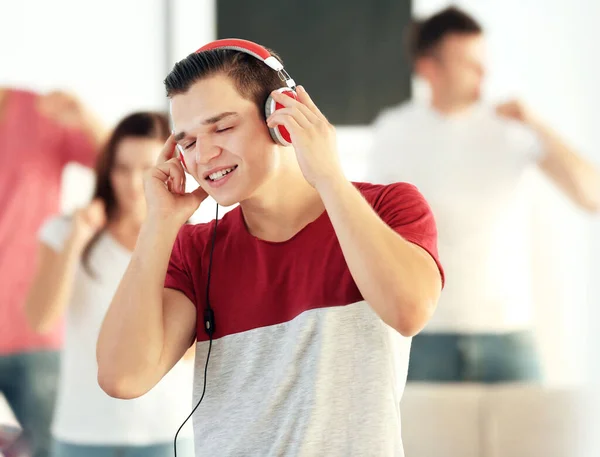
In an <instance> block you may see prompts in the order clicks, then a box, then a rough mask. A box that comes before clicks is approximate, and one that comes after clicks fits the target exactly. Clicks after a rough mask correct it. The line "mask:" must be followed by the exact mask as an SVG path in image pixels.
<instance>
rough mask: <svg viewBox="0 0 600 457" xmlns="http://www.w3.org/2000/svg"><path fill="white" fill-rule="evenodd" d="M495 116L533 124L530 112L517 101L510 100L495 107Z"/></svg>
mask: <svg viewBox="0 0 600 457" xmlns="http://www.w3.org/2000/svg"><path fill="white" fill-rule="evenodd" d="M496 114H498V115H499V116H502V117H505V118H507V119H513V120H515V121H517V122H522V123H524V124H533V121H534V119H533V115H532V113H531V111H530V110H529V109H528V108H527V107H526V106H525V105H524V104H523V103H522V102H520V101H519V100H511V101H508V102H506V103H501V104H499V105H497V106H496Z"/></svg>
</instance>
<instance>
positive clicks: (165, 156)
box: [156, 134, 177, 165]
mask: <svg viewBox="0 0 600 457" xmlns="http://www.w3.org/2000/svg"><path fill="white" fill-rule="evenodd" d="M176 144H177V143H176V142H175V135H174V134H171V135H170V136H169V138H167V141H166V142H165V145H164V146H163V148H162V151H160V154H159V155H158V159H157V160H156V164H157V165H160V164H161V163H165V162H167V161H168V160H171V159H172V158H173V157H174V156H175V146H176Z"/></svg>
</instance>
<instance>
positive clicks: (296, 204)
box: [240, 153, 325, 242]
mask: <svg viewBox="0 0 600 457" xmlns="http://www.w3.org/2000/svg"><path fill="white" fill-rule="evenodd" d="M291 154H293V153H291ZM291 159H292V160H294V161H295V160H296V157H295V156H292V157H291ZM240 206H241V207H242V212H243V215H244V220H245V222H246V226H247V227H248V231H249V232H250V233H251V234H252V235H254V236H256V237H257V238H260V239H262V240H265V241H273V242H282V241H286V240H289V239H290V238H292V237H293V236H294V235H296V234H297V233H298V232H299V231H300V230H302V229H303V228H304V227H305V226H306V225H308V224H309V223H311V222H313V221H314V220H316V219H317V218H318V217H319V216H320V215H321V214H322V213H323V211H325V206H324V205H323V202H322V201H321V197H320V195H319V194H318V192H317V191H316V190H315V189H314V187H312V186H311V185H310V184H309V183H308V182H307V181H306V179H304V176H303V175H302V172H301V171H300V168H299V167H298V165H297V163H296V164H293V165H291V166H289V167H283V169H282V170H280V171H278V174H277V176H276V177H274V178H273V179H272V180H271V181H270V182H268V183H266V184H265V185H264V186H263V188H262V189H260V190H259V191H258V192H257V195H256V196H253V197H252V198H250V199H248V200H246V201H243V202H242V203H241V204H240Z"/></svg>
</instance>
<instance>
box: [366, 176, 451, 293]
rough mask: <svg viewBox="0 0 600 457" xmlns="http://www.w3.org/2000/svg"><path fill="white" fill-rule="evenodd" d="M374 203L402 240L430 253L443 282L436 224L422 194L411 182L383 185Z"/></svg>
mask: <svg viewBox="0 0 600 457" xmlns="http://www.w3.org/2000/svg"><path fill="white" fill-rule="evenodd" d="M384 189H385V190H384V191H383V192H382V193H381V195H380V196H379V198H378V199H377V201H376V202H375V204H374V209H375V211H376V212H377V213H378V214H379V217H380V218H381V219H382V220H383V221H384V222H385V223H386V224H387V225H388V226H390V227H391V228H392V229H393V230H394V231H395V232H396V233H398V234H399V235H400V236H401V237H402V238H404V239H405V240H407V241H409V242H411V243H413V244H416V245H417V246H419V247H421V248H422V249H424V250H425V251H427V252H428V253H429V255H431V257H432V258H433V260H435V263H436V265H437V266H438V269H439V271H440V276H441V279H442V285H443V284H444V281H445V276H444V269H443V267H442V264H441V262H440V260H439V255H438V248H437V226H436V223H435V218H434V215H433V212H432V211H431V208H430V206H429V204H428V203H427V201H426V200H425V197H423V195H422V194H421V193H420V192H419V191H418V189H417V188H416V187H415V186H413V185H412V184H407V183H396V184H391V185H389V186H385V188H384Z"/></svg>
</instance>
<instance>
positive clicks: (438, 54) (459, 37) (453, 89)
mask: <svg viewBox="0 0 600 457" xmlns="http://www.w3.org/2000/svg"><path fill="white" fill-rule="evenodd" d="M484 44H485V43H484V38H483V35H481V34H468V35H465V34H454V35H449V36H447V37H446V38H445V39H444V40H443V42H442V43H441V44H440V46H439V47H438V49H437V50H435V51H434V53H433V55H432V56H430V57H427V58H426V59H427V60H428V63H427V66H428V69H427V71H428V79H429V81H430V83H431V84H432V88H433V90H434V91H439V92H440V95H441V96H442V97H443V98H444V99H446V100H450V101H452V102H454V103H457V104H470V103H474V102H476V101H477V100H479V98H480V97H481V92H482V84H483V77H484V74H485V62H484V60H485V49H484Z"/></svg>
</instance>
